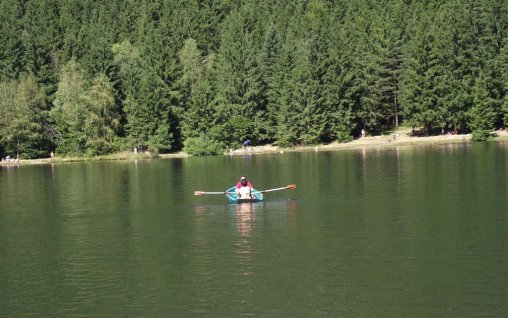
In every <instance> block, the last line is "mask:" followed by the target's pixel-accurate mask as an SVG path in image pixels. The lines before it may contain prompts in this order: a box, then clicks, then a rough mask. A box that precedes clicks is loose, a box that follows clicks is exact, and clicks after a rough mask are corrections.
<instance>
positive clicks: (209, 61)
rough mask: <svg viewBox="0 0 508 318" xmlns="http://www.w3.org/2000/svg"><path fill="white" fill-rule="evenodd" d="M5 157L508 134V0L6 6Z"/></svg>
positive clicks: (1, 100) (28, 0) (0, 133)
mask: <svg viewBox="0 0 508 318" xmlns="http://www.w3.org/2000/svg"><path fill="white" fill-rule="evenodd" d="M0 23H1V30H0V155H1V156H2V157H4V156H6V155H11V156H13V155H17V154H19V156H20V157H21V158H39V157H48V156H49V153H50V151H55V152H56V153H58V154H69V155H85V156H89V155H100V154H108V153H112V152H118V151H132V149H133V148H134V147H136V148H138V149H140V150H149V151H151V152H155V153H157V152H159V153H168V152H176V151H180V150H185V151H187V152H188V153H191V154H195V155H210V154H217V153H222V152H223V151H224V149H227V148H232V147H238V146H240V145H241V143H242V142H243V141H244V140H245V139H250V140H251V142H252V144H253V145H263V144H268V143H273V144H276V145H278V146H283V147H292V146H298V145H314V144H321V143H328V142H332V141H339V142H349V141H351V140H353V138H356V137H358V136H359V135H360V131H361V130H362V129H364V130H365V131H366V132H367V133H368V134H371V135H376V134H383V133H386V132H389V131H391V130H393V129H395V128H397V127H398V126H405V127H411V128H413V129H414V131H415V134H423V135H432V134H442V133H447V132H461V133H472V134H473V138H474V139H475V140H484V139H486V138H488V136H489V135H490V133H491V132H492V131H493V130H495V129H500V128H504V126H505V125H507V124H508V0H420V1H412V0H387V1H381V0H293V1H280V0H248V1H242V0H2V1H0Z"/></svg>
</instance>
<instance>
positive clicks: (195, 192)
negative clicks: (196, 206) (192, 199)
mask: <svg viewBox="0 0 508 318" xmlns="http://www.w3.org/2000/svg"><path fill="white" fill-rule="evenodd" d="M203 194H205V192H204V191H194V195H203Z"/></svg>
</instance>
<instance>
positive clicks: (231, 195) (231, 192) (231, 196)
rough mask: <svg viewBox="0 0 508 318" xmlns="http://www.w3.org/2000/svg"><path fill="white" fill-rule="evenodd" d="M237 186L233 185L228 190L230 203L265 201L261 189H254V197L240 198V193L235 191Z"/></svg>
mask: <svg viewBox="0 0 508 318" xmlns="http://www.w3.org/2000/svg"><path fill="white" fill-rule="evenodd" d="M235 190H236V186H233V187H231V188H229V189H227V190H226V197H227V199H228V202H229V203H236V204H240V203H254V202H261V201H263V193H261V192H259V190H256V189H253V190H252V192H251V194H252V199H238V195H237V194H236V192H235Z"/></svg>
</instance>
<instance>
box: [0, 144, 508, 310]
mask: <svg viewBox="0 0 508 318" xmlns="http://www.w3.org/2000/svg"><path fill="white" fill-rule="evenodd" d="M507 170H508V143H479V144H450V145H434V146H417V147H398V148H396V147H393V148H389V149H369V150H351V151H337V152H302V153H284V154H279V153H277V154H264V155H253V156H248V155H247V156H234V157H228V156H219V157H208V158H186V159H161V160H140V161H118V162H115V161H109V162H86V163H68V164H65V163H60V164H54V165H40V166H35V165H33V166H28V165H27V166H19V167H16V166H10V167H2V168H1V170H0V317H241V316H255V317H387V318H392V317H422V318H423V317H425V318H427V317H447V318H448V317H461V318H463V317H475V318H476V317H506V315H507V313H508V185H507V181H506V178H507V176H508V171H507ZM242 174H246V175H247V176H248V178H249V180H250V181H251V182H252V183H253V185H254V186H255V187H256V188H258V189H261V190H263V189H270V188H278V187H283V186H286V185H289V184H293V183H295V184H296V185H297V189H295V190H283V191H277V192H271V193H266V194H265V201H264V202H261V203H255V204H247V205H238V206H237V205H232V204H228V203H227V202H226V199H225V197H224V196H223V195H204V196H194V191H195V190H203V191H224V190H226V189H227V188H228V187H230V186H232V185H234V184H235V183H236V182H237V181H238V179H239V177H240V176H241V175H242Z"/></svg>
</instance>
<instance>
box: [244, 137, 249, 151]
mask: <svg viewBox="0 0 508 318" xmlns="http://www.w3.org/2000/svg"><path fill="white" fill-rule="evenodd" d="M248 145H250V140H249V139H245V141H244V142H243V144H242V147H243V149H246V148H247V146H248Z"/></svg>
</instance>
